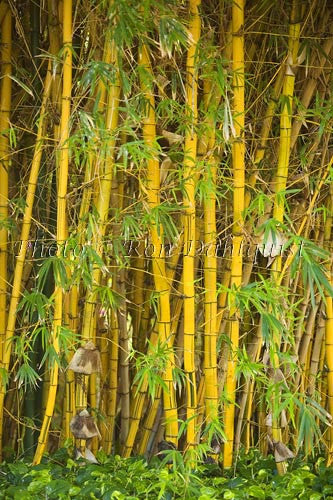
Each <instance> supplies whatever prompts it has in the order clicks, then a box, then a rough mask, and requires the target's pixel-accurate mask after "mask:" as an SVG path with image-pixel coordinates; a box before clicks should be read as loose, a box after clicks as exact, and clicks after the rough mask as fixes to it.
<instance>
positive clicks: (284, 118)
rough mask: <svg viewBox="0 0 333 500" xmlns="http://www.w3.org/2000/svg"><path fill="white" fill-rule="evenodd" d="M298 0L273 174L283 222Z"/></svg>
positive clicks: (278, 215)
mask: <svg viewBox="0 0 333 500" xmlns="http://www.w3.org/2000/svg"><path fill="white" fill-rule="evenodd" d="M298 15H299V12H298V1H297V0H293V4H292V11H291V21H290V28H289V41H288V59H287V62H286V70H285V78H284V84H283V91H282V96H283V105H282V110H281V118H280V142H279V156H278V165H277V171H276V175H275V200H274V208H273V217H274V218H275V220H276V221H278V222H281V223H282V222H283V219H284V191H285V189H286V185H287V178H288V169H289V157H290V149H291V148H290V141H291V120H292V107H293V94H294V86H295V74H294V72H293V68H294V67H295V66H296V64H297V54H298V47H299V35H300V29H301V23H300V22H299V20H298V19H297V16H298ZM281 259H282V257H281V256H278V257H277V258H276V259H275V260H274V262H273V266H272V269H273V271H275V273H276V275H277V274H278V273H279V272H280V271H281V262H282V261H281Z"/></svg>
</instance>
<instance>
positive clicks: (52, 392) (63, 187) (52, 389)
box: [33, 0, 72, 464]
mask: <svg viewBox="0 0 333 500" xmlns="http://www.w3.org/2000/svg"><path fill="white" fill-rule="evenodd" d="M63 47H64V52H63V61H64V66H63V88H62V104H61V121H60V151H59V153H60V154H59V181H58V194H57V201H58V204H57V245H58V250H57V252H58V255H61V251H62V245H63V244H64V242H65V239H66V236H67V227H66V194H67V182H68V164H69V149H68V137H69V132H70V130H69V120H70V111H71V91H72V0H68V1H66V3H65V4H64V7H63ZM56 278H57V279H59V276H58V277H56ZM62 313H63V291H62V287H61V285H60V284H59V283H58V284H57V285H56V287H55V291H54V322H53V332H52V341H53V348H54V350H55V352H56V353H58V352H59V339H58V336H59V331H60V329H61V327H62V321H63V320H62ZM58 372H59V366H58V363H57V362H55V363H54V365H53V367H52V368H51V374H50V386H49V392H48V398H47V404H46V410H45V415H44V419H43V424H42V428H41V431H40V435H39V438H38V446H37V449H36V453H35V456H34V460H33V463H34V464H38V463H40V461H41V459H42V456H43V453H44V450H45V446H46V440H47V435H48V431H49V428H50V424H51V419H52V416H53V412H54V406H55V399H56V393H57V387H58Z"/></svg>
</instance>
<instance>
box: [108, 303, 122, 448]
mask: <svg viewBox="0 0 333 500" xmlns="http://www.w3.org/2000/svg"><path fill="white" fill-rule="evenodd" d="M110 340H111V342H110V343H109V353H110V359H109V366H110V370H109V387H108V392H107V398H106V415H107V431H106V435H105V451H106V453H108V454H110V453H111V451H112V444H113V433H114V425H115V419H116V410H117V391H118V356H119V355H118V343H119V328H118V320H117V317H116V313H115V312H114V311H112V312H111V339H110Z"/></svg>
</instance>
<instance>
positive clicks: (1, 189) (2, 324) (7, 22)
mask: <svg viewBox="0 0 333 500" xmlns="http://www.w3.org/2000/svg"><path fill="white" fill-rule="evenodd" d="M3 3H4V2H2V3H1V5H2V11H3V21H2V25H1V89H0V91H1V96H0V361H2V359H3V355H4V341H5V334H6V319H7V313H6V311H7V283H8V278H7V243H8V230H7V227H6V223H7V217H8V172H9V166H10V163H9V127H10V109H11V91H12V85H11V79H10V75H11V72H12V67H11V51H12V15H11V12H10V9H9V7H8V4H7V2H6V3H5V6H3ZM0 452H1V450H0Z"/></svg>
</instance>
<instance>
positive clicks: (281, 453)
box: [273, 441, 295, 463]
mask: <svg viewBox="0 0 333 500" xmlns="http://www.w3.org/2000/svg"><path fill="white" fill-rule="evenodd" d="M273 447H274V457H275V462H276V463H279V462H284V461H285V460H288V459H289V458H295V455H294V453H293V452H292V451H291V450H290V449H289V448H288V447H287V446H286V445H285V444H283V443H281V441H273Z"/></svg>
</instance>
